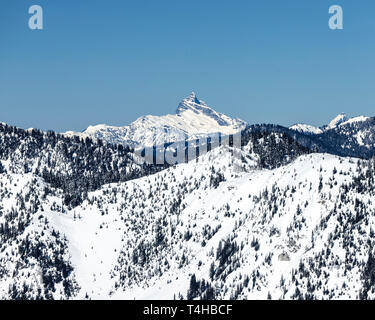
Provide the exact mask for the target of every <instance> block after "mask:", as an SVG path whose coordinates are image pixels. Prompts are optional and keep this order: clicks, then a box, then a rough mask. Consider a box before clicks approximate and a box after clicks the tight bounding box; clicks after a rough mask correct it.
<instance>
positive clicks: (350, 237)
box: [0, 148, 375, 299]
mask: <svg viewBox="0 0 375 320" xmlns="http://www.w3.org/2000/svg"><path fill="white" fill-rule="evenodd" d="M229 151H230V150H228V149H226V148H219V149H215V150H213V151H211V152H210V153H208V154H206V155H205V156H204V157H201V158H200V159H199V160H198V161H193V162H190V163H187V164H181V165H178V166H176V167H173V168H169V169H166V170H164V171H161V172H159V173H156V174H152V175H148V176H145V177H141V178H138V179H134V180H132V181H127V182H120V183H114V184H106V185H103V186H102V187H101V188H99V189H98V190H96V191H92V192H88V194H87V198H86V199H85V200H83V202H82V203H81V204H79V205H78V206H75V207H74V206H67V205H65V204H64V193H63V191H61V190H59V189H56V188H53V187H51V185H50V184H47V183H45V181H44V180H43V179H42V178H39V177H37V176H36V175H35V174H33V173H22V174H15V173H9V169H8V168H7V164H6V163H3V164H4V166H3V167H2V172H3V173H2V174H1V179H0V197H1V205H0V240H1V241H0V298H5V299H16V298H26V299H34V298H49V299H51V298H54V299H67V298H70V299H77V298H89V299H134V298H135V299H173V298H176V299H180V298H183V299H198V298H205V299H228V298H234V299H266V298H272V299H280V298H281V299H301V298H303V299H304V298H319V299H321V298H325V299H344V298H351V299H358V298H375V291H374V288H375V287H374V286H375V282H374V272H375V260H374V259H375V258H374V257H373V252H372V248H373V247H374V242H375V234H374V231H373V230H374V228H375V203H374V202H373V201H374V200H373V199H374V171H375V168H374V162H373V161H368V160H358V159H351V158H340V157H338V156H333V155H328V154H308V155H301V156H299V157H297V158H296V159H295V160H293V161H291V162H290V163H289V164H285V165H283V166H281V167H280V166H279V167H275V168H273V169H262V168H259V166H258V163H259V155H257V154H254V153H250V154H249V153H248V152H250V151H249V150H248V151H244V153H245V154H248V156H247V157H243V159H242V161H238V160H233V158H232V156H231V153H230V152H229Z"/></svg>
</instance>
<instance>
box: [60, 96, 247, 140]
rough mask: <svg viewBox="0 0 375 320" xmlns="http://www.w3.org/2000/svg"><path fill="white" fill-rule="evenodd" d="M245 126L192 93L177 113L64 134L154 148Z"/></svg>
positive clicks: (234, 130)
mask: <svg viewBox="0 0 375 320" xmlns="http://www.w3.org/2000/svg"><path fill="white" fill-rule="evenodd" d="M245 126H246V122H245V121H243V120H240V119H232V118H230V117H228V116H226V115H224V114H222V113H219V112H216V111H215V110H213V109H212V108H210V107H209V106H208V105H207V104H206V103H205V102H204V101H202V100H199V99H198V98H197V96H196V95H195V93H194V92H193V93H191V94H190V95H189V96H188V97H187V98H186V99H184V100H182V101H181V103H180V104H179V106H178V108H177V110H176V114H174V115H166V116H143V117H141V118H139V119H137V120H136V121H134V122H133V123H131V124H130V125H128V126H124V127H113V126H108V125H105V124H101V125H96V126H90V127H88V128H87V129H86V130H85V131H83V132H82V133H76V132H66V133H65V134H66V135H67V136H73V135H77V136H79V137H91V138H94V139H102V140H104V141H106V142H108V143H114V144H119V143H121V144H124V145H128V146H131V147H151V146H155V145H162V144H164V143H168V142H173V141H183V140H192V139H197V138H199V137H202V136H205V135H207V134H212V133H223V134H227V135H228V134H233V133H236V132H239V131H241V129H244V128H245Z"/></svg>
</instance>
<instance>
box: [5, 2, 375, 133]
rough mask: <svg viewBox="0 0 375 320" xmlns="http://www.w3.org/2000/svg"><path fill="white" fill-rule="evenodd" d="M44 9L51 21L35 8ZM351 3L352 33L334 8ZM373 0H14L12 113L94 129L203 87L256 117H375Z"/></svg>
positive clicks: (14, 120)
mask: <svg viewBox="0 0 375 320" xmlns="http://www.w3.org/2000/svg"><path fill="white" fill-rule="evenodd" d="M33 4H39V5H41V6H42V7H43V9H44V30H43V31H31V30H30V29H29V28H28V18H29V14H28V8H29V6H31V5H33ZM333 4H339V5H341V6H342V7H343V9H344V30H343V31H332V30H330V29H329V28H328V19H329V15H328V8H329V6H330V5H333ZM374 77H375V2H374V1H372V0H366V1H365V0H360V1H353V0H349V1H344V0H329V1H328V0H303V1H301V0H283V1H281V0H272V1H268V0H231V1H228V0H226V1H221V0H189V1H180V0H158V1H156V0H149V1H146V0H132V1H127V0H106V1H104V0H100V1H98V0H90V1H88V0H32V1H31V0H28V1H27V0H2V1H1V3H0V121H4V122H7V123H9V124H13V125H18V126H21V127H24V128H28V127H37V128H41V129H54V130H57V131H65V130H83V129H85V128H86V127H87V126H88V125H90V124H98V123H107V124H112V125H125V124H128V123H130V122H131V121H134V120H135V119H136V118H137V117H139V116H141V115H144V114H154V115H163V114H167V113H174V112H175V109H176V108H177V105H178V103H179V101H180V100H181V99H182V98H183V97H185V96H187V95H188V94H189V93H190V92H191V91H195V92H196V93H197V95H198V96H199V97H200V98H202V99H203V100H205V101H206V102H207V103H208V104H209V105H211V106H213V107H214V108H216V110H218V111H220V112H224V113H226V114H228V115H229V116H233V117H239V118H242V119H244V120H246V121H248V122H249V123H263V122H266V123H279V124H283V125H290V124H293V123H295V122H305V123H311V124H315V125H321V124H324V123H327V122H328V121H329V120H330V118H332V117H334V116H335V115H336V114H338V113H340V112H347V113H348V114H349V115H353V116H354V115H359V114H366V115H372V116H374V115H375V108H374V106H375V88H374V85H375V81H374Z"/></svg>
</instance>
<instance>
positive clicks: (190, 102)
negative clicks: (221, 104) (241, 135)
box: [176, 92, 232, 126]
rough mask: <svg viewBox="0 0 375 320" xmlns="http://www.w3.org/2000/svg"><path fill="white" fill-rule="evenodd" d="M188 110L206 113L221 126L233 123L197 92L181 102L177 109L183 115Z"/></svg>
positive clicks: (178, 113) (177, 112)
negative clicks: (200, 97) (211, 106)
mask: <svg viewBox="0 0 375 320" xmlns="http://www.w3.org/2000/svg"><path fill="white" fill-rule="evenodd" d="M186 111H192V112H194V113H195V114H198V115H199V114H203V115H206V116H208V117H210V118H212V119H214V120H215V121H216V122H217V123H218V124H219V125H220V126H229V125H231V120H232V119H230V118H228V117H227V116H225V115H223V114H221V113H219V112H216V111H215V110H213V109H211V108H210V107H209V106H208V105H207V104H206V103H205V102H204V101H202V100H199V99H198V97H197V95H196V94H195V92H192V93H191V94H190V95H189V96H188V97H187V98H185V99H183V100H182V101H181V102H180V104H179V105H178V108H177V110H176V114H177V115H182V114H183V113H184V112H186Z"/></svg>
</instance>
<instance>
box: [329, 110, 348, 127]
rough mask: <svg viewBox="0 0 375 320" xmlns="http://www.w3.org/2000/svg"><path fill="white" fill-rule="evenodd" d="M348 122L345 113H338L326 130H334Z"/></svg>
mask: <svg viewBox="0 0 375 320" xmlns="http://www.w3.org/2000/svg"><path fill="white" fill-rule="evenodd" d="M347 120H348V117H347V115H346V114H345V113H340V114H339V115H338V116H337V117H335V118H334V119H333V120H332V121H331V122H330V123H329V124H328V126H327V130H330V129H334V128H336V127H338V126H339V125H340V124H342V123H344V122H345V121H347Z"/></svg>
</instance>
